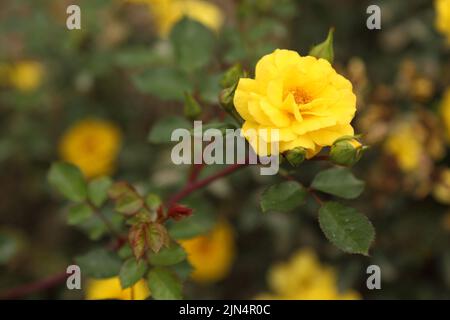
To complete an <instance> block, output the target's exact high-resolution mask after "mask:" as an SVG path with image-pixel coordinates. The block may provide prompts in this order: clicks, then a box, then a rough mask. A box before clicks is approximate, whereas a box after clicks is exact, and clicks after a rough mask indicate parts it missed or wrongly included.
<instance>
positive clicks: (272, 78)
mask: <svg viewBox="0 0 450 320" xmlns="http://www.w3.org/2000/svg"><path fill="white" fill-rule="evenodd" d="M255 73H256V74H255V79H249V78H241V79H240V80H239V83H238V86H237V89H236V93H235V96H234V105H235V107H236V110H237V112H238V113H239V114H240V115H241V117H242V118H243V119H244V120H245V123H244V125H243V127H242V130H243V133H244V135H245V137H246V138H247V139H248V140H249V142H250V143H252V146H253V148H254V149H255V151H258V148H257V145H256V144H257V143H261V142H259V141H258V139H254V140H253V142H252V139H251V136H250V135H249V134H248V133H246V131H247V130H252V131H253V132H257V133H258V135H259V137H258V138H261V139H263V141H264V142H267V143H270V142H271V141H270V140H271V139H270V137H266V135H265V133H264V131H261V129H267V130H268V132H271V129H279V142H280V144H279V148H280V152H284V151H286V150H290V149H294V148H295V147H303V148H305V149H306V151H307V157H308V158H311V157H313V156H314V155H315V154H317V153H318V152H319V151H320V150H321V149H322V147H325V146H331V145H332V144H333V142H334V141H335V140H336V139H337V138H340V137H342V136H345V135H353V128H352V126H351V125H350V122H351V121H352V119H353V117H354V114H355V112H356V96H355V94H354V93H353V91H352V84H351V83H350V81H348V80H347V79H345V78H344V77H343V76H341V75H339V74H338V73H336V71H335V70H334V69H333V67H332V66H331V64H330V63H329V62H328V61H326V60H324V59H317V58H314V57H311V56H307V57H301V56H300V55H299V54H298V53H297V52H295V51H290V50H280V49H277V50H275V51H274V52H273V53H271V54H268V55H266V56H264V57H263V58H261V60H259V62H258V64H257V65H256V72H255ZM249 132H250V131H249ZM255 140H256V141H255Z"/></svg>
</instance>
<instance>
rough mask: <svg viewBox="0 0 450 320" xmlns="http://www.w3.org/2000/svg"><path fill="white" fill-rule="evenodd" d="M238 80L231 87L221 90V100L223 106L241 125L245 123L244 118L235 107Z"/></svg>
mask: <svg viewBox="0 0 450 320" xmlns="http://www.w3.org/2000/svg"><path fill="white" fill-rule="evenodd" d="M236 87H237V82H236V83H235V84H234V85H233V86H232V87H229V88H226V89H223V90H222V92H220V96H219V102H220V105H221V106H222V108H223V109H224V110H225V111H226V112H227V113H228V114H229V115H230V116H232V117H233V118H234V119H235V120H236V122H237V123H238V124H239V125H242V124H243V123H244V119H242V117H241V116H240V115H239V113H238V112H237V111H236V108H235V107H234V92H235V91H236Z"/></svg>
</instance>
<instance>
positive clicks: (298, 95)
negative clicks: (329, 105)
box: [289, 88, 312, 104]
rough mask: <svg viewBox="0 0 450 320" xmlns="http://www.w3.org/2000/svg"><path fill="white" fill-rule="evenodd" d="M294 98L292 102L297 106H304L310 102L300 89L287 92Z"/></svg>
mask: <svg viewBox="0 0 450 320" xmlns="http://www.w3.org/2000/svg"><path fill="white" fill-rule="evenodd" d="M289 92H290V93H292V95H293V96H294V100H295V102H296V103H297V104H306V103H309V102H311V100H312V98H311V96H309V95H308V94H307V93H306V92H305V91H304V90H302V89H301V88H295V89H293V90H290V91H289Z"/></svg>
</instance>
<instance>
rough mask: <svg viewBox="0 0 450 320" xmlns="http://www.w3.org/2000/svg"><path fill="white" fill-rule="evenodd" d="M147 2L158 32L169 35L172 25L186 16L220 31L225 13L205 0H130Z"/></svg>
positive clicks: (162, 35) (161, 34)
mask: <svg viewBox="0 0 450 320" xmlns="http://www.w3.org/2000/svg"><path fill="white" fill-rule="evenodd" d="M128 1H129V2H138V3H146V4H148V5H149V7H150V12H151V14H152V16H153V18H154V19H155V24H156V27H157V30H158V34H159V35H160V36H161V37H163V38H164V37H167V36H168V35H169V33H170V31H171V30H172V27H173V26H174V25H175V24H176V23H177V22H178V21H179V20H180V19H181V18H183V17H184V16H186V17H189V18H191V19H193V20H196V21H198V22H200V23H202V24H203V25H205V26H206V27H208V28H210V29H211V30H213V31H216V32H217V31H219V30H220V28H221V26H222V24H223V20H224V17H223V14H222V12H221V10H220V9H219V8H218V7H217V6H216V5H215V4H213V3H209V2H208V1H203V0H128Z"/></svg>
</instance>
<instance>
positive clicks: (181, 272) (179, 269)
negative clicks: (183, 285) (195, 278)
mask: <svg viewBox="0 0 450 320" xmlns="http://www.w3.org/2000/svg"><path fill="white" fill-rule="evenodd" d="M170 269H171V270H173V272H175V273H176V275H177V276H178V278H180V279H181V280H182V281H185V280H187V278H189V277H190V276H191V274H192V271H194V268H193V267H192V265H191V264H190V263H189V261H188V260H183V261H182V262H180V263H177V264H176V265H173V266H171V267H170Z"/></svg>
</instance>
